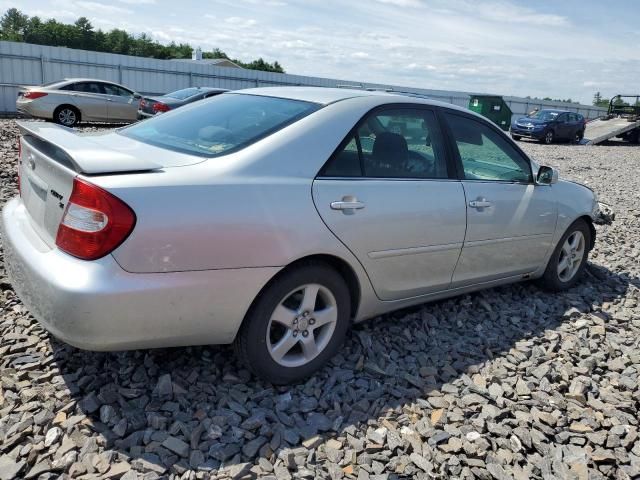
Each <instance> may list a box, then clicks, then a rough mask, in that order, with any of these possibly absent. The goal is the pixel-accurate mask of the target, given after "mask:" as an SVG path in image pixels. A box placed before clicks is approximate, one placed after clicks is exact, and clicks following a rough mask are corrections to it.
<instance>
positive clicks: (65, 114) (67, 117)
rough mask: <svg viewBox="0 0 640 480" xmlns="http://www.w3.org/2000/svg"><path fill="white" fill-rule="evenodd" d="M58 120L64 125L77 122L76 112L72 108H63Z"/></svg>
mask: <svg viewBox="0 0 640 480" xmlns="http://www.w3.org/2000/svg"><path fill="white" fill-rule="evenodd" d="M58 120H60V123H61V124H62V125H66V126H71V125H74V124H75V123H76V112H74V111H73V110H71V109H70V108H63V109H62V110H60V112H58Z"/></svg>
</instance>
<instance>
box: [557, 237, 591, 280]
mask: <svg viewBox="0 0 640 480" xmlns="http://www.w3.org/2000/svg"><path fill="white" fill-rule="evenodd" d="M585 248H586V245H585V239H584V235H583V234H582V232H581V231H579V230H576V231H575V232H573V233H572V234H571V235H569V236H568V237H567V239H566V240H565V242H564V244H563V245H562V250H560V255H559V256H558V270H557V271H558V278H559V279H560V280H561V281H563V282H568V281H570V280H571V279H572V278H573V277H574V276H575V275H576V273H577V272H578V270H579V269H580V266H581V265H582V262H583V259H584V251H585Z"/></svg>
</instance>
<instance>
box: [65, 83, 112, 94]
mask: <svg viewBox="0 0 640 480" xmlns="http://www.w3.org/2000/svg"><path fill="white" fill-rule="evenodd" d="M69 90H73V91H74V92H83V93H104V90H103V89H102V84H101V83H98V82H78V83H74V84H72V86H71V88H70V89H69Z"/></svg>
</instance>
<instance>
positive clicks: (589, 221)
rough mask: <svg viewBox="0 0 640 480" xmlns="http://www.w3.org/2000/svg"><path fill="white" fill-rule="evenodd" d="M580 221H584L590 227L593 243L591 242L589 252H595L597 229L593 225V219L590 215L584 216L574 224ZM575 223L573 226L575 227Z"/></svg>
mask: <svg viewBox="0 0 640 480" xmlns="http://www.w3.org/2000/svg"><path fill="white" fill-rule="evenodd" d="M578 220H583V221H584V222H585V223H586V224H587V225H588V226H589V231H590V232H591V241H590V242H589V251H591V250H593V247H594V246H595V245H596V227H595V225H594V223H593V218H591V217H590V216H589V215H582V216H581V217H578V218H576V219H575V220H574V222H573V223H576V222H577V221H578ZM573 223H572V224H571V225H573Z"/></svg>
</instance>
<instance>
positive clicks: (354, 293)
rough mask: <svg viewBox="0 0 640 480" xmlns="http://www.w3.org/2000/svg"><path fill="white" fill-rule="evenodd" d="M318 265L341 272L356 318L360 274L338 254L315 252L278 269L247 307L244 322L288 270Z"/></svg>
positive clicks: (352, 316) (353, 316) (358, 304)
mask: <svg viewBox="0 0 640 480" xmlns="http://www.w3.org/2000/svg"><path fill="white" fill-rule="evenodd" d="M314 264H315V265H317V264H321V265H327V266H329V267H330V268H332V269H334V270H335V271H336V272H337V273H338V274H340V276H341V277H342V278H343V279H344V281H345V283H346V284H347V288H348V289H349V299H350V303H351V318H352V319H353V318H355V317H356V314H357V312H358V308H359V306H360V300H361V297H362V290H361V286H360V281H359V279H358V276H357V274H356V272H355V270H354V269H353V267H351V265H349V263H348V262H347V261H346V260H344V259H342V258H340V257H338V256H336V255H331V254H314V255H307V256H305V257H301V258H299V259H297V260H294V261H293V262H291V263H289V264H288V265H287V266H286V267H284V268H282V269H281V270H280V271H278V272H277V273H276V274H275V275H274V276H273V277H272V278H271V279H270V280H269V281H268V282H267V283H266V284H265V285H264V286H263V287H262V288H261V289H260V292H258V294H257V295H256V297H255V298H254V299H253V301H252V302H251V305H250V306H249V308H248V309H247V312H246V314H245V316H244V318H243V320H242V322H243V323H244V320H245V319H246V318H247V317H248V316H249V314H250V313H251V311H252V310H253V308H254V307H255V305H256V303H257V301H258V299H259V298H260V297H261V296H262V294H263V292H265V291H266V290H267V289H268V288H269V287H271V285H273V284H274V282H277V281H278V279H279V278H281V277H282V276H283V275H286V274H287V273H288V272H290V271H292V270H294V269H296V268H299V267H302V266H304V265H314Z"/></svg>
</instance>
